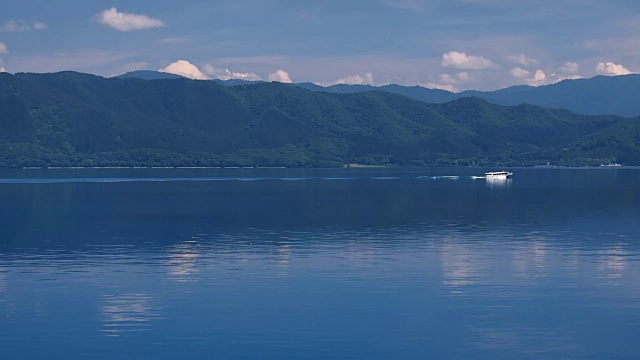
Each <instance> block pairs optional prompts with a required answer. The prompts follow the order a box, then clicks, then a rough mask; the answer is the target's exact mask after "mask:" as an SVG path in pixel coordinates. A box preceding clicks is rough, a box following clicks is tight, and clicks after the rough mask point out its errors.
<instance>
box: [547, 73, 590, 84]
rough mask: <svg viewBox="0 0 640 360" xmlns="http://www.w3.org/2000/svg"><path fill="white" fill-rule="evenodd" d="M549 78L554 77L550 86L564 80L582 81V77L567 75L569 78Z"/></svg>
mask: <svg viewBox="0 0 640 360" xmlns="http://www.w3.org/2000/svg"><path fill="white" fill-rule="evenodd" d="M551 76H553V77H554V79H553V80H552V81H551V83H552V84H555V83H559V82H560V81H564V80H578V79H584V78H583V77H582V76H580V75H569V76H562V75H556V74H551Z"/></svg>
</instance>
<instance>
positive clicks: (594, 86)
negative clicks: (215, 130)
mask: <svg viewBox="0 0 640 360" xmlns="http://www.w3.org/2000/svg"><path fill="white" fill-rule="evenodd" d="M138 73H139V72H133V73H128V74H124V75H121V76H125V75H126V77H140V78H148V77H150V76H149V74H148V73H147V72H140V74H141V75H143V76H138ZM158 74H163V73H158ZM167 75H168V74H167ZM176 76H177V75H176ZM216 81H219V82H220V83H221V84H222V85H224V86H237V85H246V84H255V83H259V82H254V81H252V82H249V81H244V80H227V81H222V80H216ZM292 85H293V86H297V87H300V88H303V89H307V90H311V91H318V92H327V93H335V94H353V93H360V92H367V91H385V92H389V93H392V94H398V95H403V96H407V97H410V98H412V99H415V100H419V101H422V102H426V103H434V104H437V103H444V102H449V101H452V100H456V99H460V98H464V97H472V96H473V97H478V98H481V99H484V100H486V101H488V102H490V103H492V104H497V105H519V104H532V105H539V106H544V107H550V108H558V109H567V110H571V111H573V112H577V113H580V114H587V115H620V116H625V117H634V116H640V101H638V99H637V94H639V93H640V74H630V75H622V76H596V77H593V78H590V79H576V80H564V81H561V82H558V83H556V84H551V85H545V86H539V87H534V86H528V85H518V86H512V87H508V88H505V89H500V90H495V91H486V92H485V91H476V90H468V91H463V92H460V93H453V92H449V91H446V90H439V89H428V88H424V87H421V86H402V85H396V84H391V85H384V86H379V87H377V86H371V85H346V84H338V85H333V86H327V87H324V86H320V85H317V84H313V83H297V84H292Z"/></svg>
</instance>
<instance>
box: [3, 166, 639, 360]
mask: <svg viewBox="0 0 640 360" xmlns="http://www.w3.org/2000/svg"><path fill="white" fill-rule="evenodd" d="M246 171H247V172H249V170H246ZM379 171H380V173H375V174H367V175H366V176H361V175H358V174H354V173H349V174H343V175H344V176H340V175H341V173H339V172H337V173H331V174H322V173H315V172H316V170H313V171H311V173H310V174H307V173H305V172H304V171H300V173H299V174H297V173H296V174H267V175H265V176H263V177H261V178H262V179H264V180H261V181H208V182H204V181H203V182H198V181H190V182H186V181H182V182H178V181H146V182H143V181H140V182H135V181H123V182H114V183H102V182H97V181H96V182H89V183H84V182H64V181H61V180H59V181H58V183H55V182H51V183H39V184H0V197H2V198H3V199H5V200H6V201H4V202H1V203H0V211H2V214H0V215H2V216H0V229H2V230H1V231H3V233H2V234H0V235H2V236H1V237H0V264H1V266H0V348H1V349H2V351H3V352H2V355H3V359H4V357H6V358H7V359H13V358H66V359H73V360H75V359H85V358H90V357H99V358H105V359H107V358H139V359H144V358H154V359H175V358H185V359H186V358H216V359H217V358H221V359H224V358H242V357H245V358H274V359H275V358H277V359H287V358H310V359H328V358H336V357H342V358H353V359H357V358H389V359H425V358H429V359H492V360H493V359H538V358H541V359H589V360H591V359H594V360H595V359H634V358H636V357H637V354H638V353H640V343H638V342H637V334H638V333H640V286H639V285H638V284H640V276H639V275H638V274H640V222H639V221H638V219H639V218H640V191H639V190H638V186H637V184H638V183H640V182H639V181H638V180H640V172H638V175H633V176H631V177H628V176H630V175H625V174H627V173H620V174H619V175H616V176H609V175H606V173H603V174H605V175H606V176H602V177H601V176H598V174H599V173H594V174H591V173H589V176H585V172H584V171H573V170H572V171H567V172H560V171H558V172H553V173H548V172H546V171H542V170H541V171H540V172H535V171H529V172H528V174H525V173H526V172H527V171H525V170H519V171H518V175H519V176H518V178H517V179H516V180H515V181H512V182H510V181H506V182H504V181H497V182H494V181H491V182H489V181H487V182H486V184H485V183H484V181H483V180H480V179H473V178H471V176H470V175H471V174H478V173H480V172H481V171H479V170H478V169H468V170H464V171H461V173H460V174H459V175H460V176H459V177H456V178H455V179H454V178H452V176H453V174H456V173H455V172H453V171H451V169H443V170H439V172H437V171H435V170H434V171H433V172H432V173H429V172H426V171H423V172H420V171H422V170H415V171H413V170H412V171H413V172H412V173H402V174H394V170H379ZM465 171H466V173H464V172H465ZM585 171H586V170H585ZM449 174H451V175H449ZM520 174H522V176H520ZM631 174H634V173H631ZM116 175H117V174H115V175H114V174H108V173H105V174H102V176H101V177H102V178H117V177H118V176H121V175H118V176H116ZM187 175H188V174H183V175H182V176H187ZM214 175H215V176H222V175H220V174H214ZM259 175H260V174H259V171H256V172H255V173H254V172H251V173H250V174H244V175H243V176H238V174H236V175H234V177H235V178H245V177H246V178H259V177H260V176H259ZM285 175H286V176H285ZM304 175H308V176H304ZM525 175H527V176H525ZM138 176H139V175H138ZM626 176H627V177H626ZM155 177H158V175H157V174H156V175H154V178H155ZM432 177H434V179H433V181H431V180H432ZM158 178H159V177H158ZM281 178H282V179H285V178H287V179H288V178H291V179H293V178H296V179H297V178H301V179H302V178H304V179H305V180H304V181H281V180H270V179H281ZM324 178H336V179H338V178H348V179H349V181H327V180H323V179H324ZM495 189H507V190H508V191H495ZM94 349H98V350H94ZM96 354H97V355H96ZM90 355H95V356H90ZM100 355H103V356H100Z"/></svg>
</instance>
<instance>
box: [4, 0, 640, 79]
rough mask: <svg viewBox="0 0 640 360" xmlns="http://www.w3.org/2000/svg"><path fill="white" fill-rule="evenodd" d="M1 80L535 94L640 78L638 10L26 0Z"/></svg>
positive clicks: (9, 36) (548, 2)
mask: <svg viewBox="0 0 640 360" xmlns="http://www.w3.org/2000/svg"><path fill="white" fill-rule="evenodd" d="M1 8H2V11H1V12H0V71H6V72H10V73H17V72H37V73H43V72H57V71H65V70H73V71H80V72H85V73H91V74H97V75H101V76H106V77H110V76H114V75H119V74H122V73H125V72H128V71H133V70H141V69H146V70H156V71H165V72H172V73H177V74H181V75H185V76H188V77H191V78H195V79H216V78H218V79H247V80H265V81H280V82H314V83H317V84H320V85H325V86H326V85H332V84H369V85H375V86H380V85H385V84H390V83H396V84H401V85H407V86H413V85H419V86H424V87H429V88H439V89H445V90H450V91H462V90H468V89H474V90H495V89H499V88H504V87H508V86H513V85H532V86H540V85H547V84H552V83H555V82H558V81H561V80H563V79H575V78H589V77H593V76H595V75H608V76H614V75H625V74H630V73H635V72H640V1H637V0H607V1H602V0H598V1H595V0H323V1H310V0H309V1H305V0H211V1H195V0H181V1H175V0H171V1H170V0H153V1H150V0H147V1H144V0H138V1H130V0H129V1H114V0H112V1H103V0H92V1H86V0H61V1H50V0H20V1H5V2H4V4H3V5H2V7H1Z"/></svg>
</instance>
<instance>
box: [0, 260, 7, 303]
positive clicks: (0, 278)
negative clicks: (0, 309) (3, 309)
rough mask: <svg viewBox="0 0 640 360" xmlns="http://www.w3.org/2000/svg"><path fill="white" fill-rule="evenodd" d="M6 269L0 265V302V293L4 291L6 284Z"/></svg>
mask: <svg viewBox="0 0 640 360" xmlns="http://www.w3.org/2000/svg"><path fill="white" fill-rule="evenodd" d="M6 271H7V270H6V269H4V268H3V267H2V266H0V302H2V301H4V298H3V297H2V294H3V293H4V292H5V289H6V287H7V285H6V275H5V274H4V273H5V272H6Z"/></svg>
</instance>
